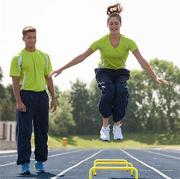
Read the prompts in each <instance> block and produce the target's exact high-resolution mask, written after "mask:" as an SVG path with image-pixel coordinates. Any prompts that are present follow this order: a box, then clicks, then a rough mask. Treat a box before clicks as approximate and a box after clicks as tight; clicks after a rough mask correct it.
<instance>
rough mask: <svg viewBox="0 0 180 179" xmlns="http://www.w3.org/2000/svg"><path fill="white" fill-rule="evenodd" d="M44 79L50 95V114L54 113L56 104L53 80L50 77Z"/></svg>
mask: <svg viewBox="0 0 180 179" xmlns="http://www.w3.org/2000/svg"><path fill="white" fill-rule="evenodd" d="M45 79H46V82H47V87H48V91H49V93H50V95H51V109H52V112H54V111H55V110H56V108H57V102H56V97H55V92H54V85H53V80H52V78H51V77H48V76H45Z"/></svg>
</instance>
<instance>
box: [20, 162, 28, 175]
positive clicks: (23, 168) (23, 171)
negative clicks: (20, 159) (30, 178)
mask: <svg viewBox="0 0 180 179" xmlns="http://www.w3.org/2000/svg"><path fill="white" fill-rule="evenodd" d="M20 174H21V175H24V174H30V171H29V163H23V164H22V165H21V172H20Z"/></svg>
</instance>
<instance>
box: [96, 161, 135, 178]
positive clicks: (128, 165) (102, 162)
mask: <svg viewBox="0 0 180 179" xmlns="http://www.w3.org/2000/svg"><path fill="white" fill-rule="evenodd" d="M110 164H111V165H125V166H126V167H133V164H132V163H130V162H128V161H127V160H125V159H96V160H94V163H93V167H96V166H97V165H98V166H99V165H110ZM93 175H96V169H94V171H93ZM130 175H131V176H133V170H131V171H130Z"/></svg>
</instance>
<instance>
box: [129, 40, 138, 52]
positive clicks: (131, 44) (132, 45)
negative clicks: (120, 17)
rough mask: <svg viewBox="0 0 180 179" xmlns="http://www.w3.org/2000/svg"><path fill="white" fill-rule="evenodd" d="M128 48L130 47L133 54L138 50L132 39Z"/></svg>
mask: <svg viewBox="0 0 180 179" xmlns="http://www.w3.org/2000/svg"><path fill="white" fill-rule="evenodd" d="M128 47H129V50H130V51H131V52H133V51H134V50H136V49H138V46H137V44H136V43H135V42H134V40H132V39H128Z"/></svg>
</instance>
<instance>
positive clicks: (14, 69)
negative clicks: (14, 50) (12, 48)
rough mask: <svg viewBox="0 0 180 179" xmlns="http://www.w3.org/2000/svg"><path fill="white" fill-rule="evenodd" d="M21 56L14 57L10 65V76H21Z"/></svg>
mask: <svg viewBox="0 0 180 179" xmlns="http://www.w3.org/2000/svg"><path fill="white" fill-rule="evenodd" d="M20 61H21V60H20V56H19V57H17V56H16V57H14V58H13V59H12V61H11V65H10V73H9V76H10V77H13V76H16V77H19V76H20V74H21V64H20Z"/></svg>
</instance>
